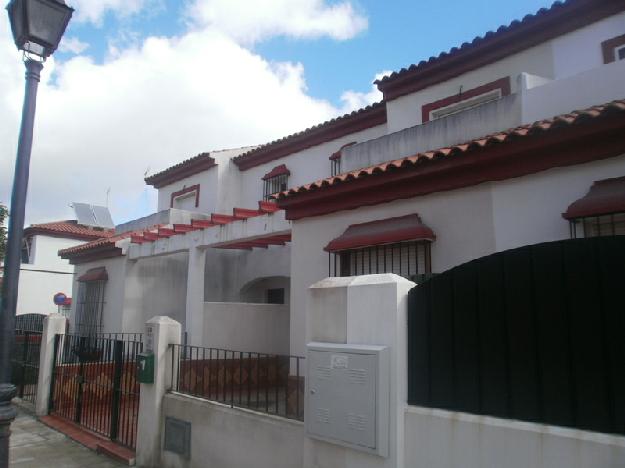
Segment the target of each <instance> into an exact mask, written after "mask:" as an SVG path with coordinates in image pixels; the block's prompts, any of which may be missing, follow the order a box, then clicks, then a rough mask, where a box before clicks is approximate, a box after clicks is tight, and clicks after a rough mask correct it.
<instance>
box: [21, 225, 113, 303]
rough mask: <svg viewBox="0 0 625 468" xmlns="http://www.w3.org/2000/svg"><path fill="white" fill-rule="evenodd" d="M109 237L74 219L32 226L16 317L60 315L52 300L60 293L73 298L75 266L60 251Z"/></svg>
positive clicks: (25, 246) (24, 251) (26, 233)
mask: <svg viewBox="0 0 625 468" xmlns="http://www.w3.org/2000/svg"><path fill="white" fill-rule="evenodd" d="M109 234H110V231H106V230H103V229H97V228H91V227H87V226H82V225H80V224H77V223H76V221H73V220H68V221H56V222H51V223H43V224H33V225H31V226H29V227H27V228H26V229H24V244H23V248H22V265H21V268H20V283H19V294H18V302H17V315H24V314H39V315H48V314H50V313H53V312H58V311H59V307H58V306H57V305H55V304H54V303H53V302H52V298H53V296H54V295H55V294H56V293H59V292H61V293H64V294H65V295H66V296H67V297H69V298H71V296H72V286H73V275H74V267H73V266H72V265H70V263H69V262H68V261H67V260H64V259H62V258H60V257H59V256H58V251H59V250H60V249H66V248H69V247H73V246H75V245H77V244H84V243H85V242H89V241H92V240H95V239H99V238H102V237H103V236H107V235H109Z"/></svg>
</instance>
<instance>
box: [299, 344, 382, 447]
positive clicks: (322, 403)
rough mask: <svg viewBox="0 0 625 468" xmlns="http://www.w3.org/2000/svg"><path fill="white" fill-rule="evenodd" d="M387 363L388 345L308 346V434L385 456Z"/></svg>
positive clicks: (306, 418)
mask: <svg viewBox="0 0 625 468" xmlns="http://www.w3.org/2000/svg"><path fill="white" fill-rule="evenodd" d="M388 360H389V358H388V348H387V347H386V346H369V345H351V344H338V343H317V342H313V343H308V357H307V359H306V361H307V363H308V375H307V377H306V417H305V418H304V421H305V422H306V433H307V435H308V436H310V437H313V438H315V439H321V440H324V441H327V442H332V443H335V444H339V445H344V446H347V447H351V448H354V449H356V450H362V451H365V452H369V453H373V454H376V455H380V456H383V457H386V456H388V444H389V441H388V438H389V434H388V430H389V362H388Z"/></svg>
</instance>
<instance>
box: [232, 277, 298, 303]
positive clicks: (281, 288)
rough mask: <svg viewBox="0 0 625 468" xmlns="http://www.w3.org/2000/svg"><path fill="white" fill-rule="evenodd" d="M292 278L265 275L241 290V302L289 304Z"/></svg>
mask: <svg viewBox="0 0 625 468" xmlns="http://www.w3.org/2000/svg"><path fill="white" fill-rule="evenodd" d="M290 290H291V278H289V277H288V276H265V277H262V278H256V279H254V280H252V281H249V282H248V283H246V284H245V285H244V286H243V287H242V288H241V290H240V293H239V295H240V298H241V302H252V303H257V304H288V303H289V295H290Z"/></svg>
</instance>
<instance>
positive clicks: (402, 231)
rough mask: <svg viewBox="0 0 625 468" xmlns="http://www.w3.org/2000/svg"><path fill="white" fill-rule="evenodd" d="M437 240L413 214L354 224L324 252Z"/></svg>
mask: <svg viewBox="0 0 625 468" xmlns="http://www.w3.org/2000/svg"><path fill="white" fill-rule="evenodd" d="M435 238H436V236H435V235H434V232H433V231H432V230H431V229H430V228H429V227H427V226H426V225H425V224H423V223H422V222H421V218H419V215H417V214H411V215H407V216H400V217H398V218H388V219H381V220H378V221H371V222H369V223H362V224H352V225H351V226H349V227H348V228H347V229H346V230H345V232H344V233H343V234H341V235H340V236H339V237H337V238H336V239H334V240H332V241H331V242H330V243H329V244H328V245H327V246H326V247H325V248H324V250H325V251H327V252H337V251H339V250H348V249H357V248H360V247H369V246H372V245H381V244H390V243H394V242H402V241H410V240H427V241H433V240H434V239H435Z"/></svg>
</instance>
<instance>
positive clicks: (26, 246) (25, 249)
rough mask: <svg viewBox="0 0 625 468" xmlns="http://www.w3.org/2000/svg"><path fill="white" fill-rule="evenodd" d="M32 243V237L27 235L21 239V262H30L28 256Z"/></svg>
mask: <svg viewBox="0 0 625 468" xmlns="http://www.w3.org/2000/svg"><path fill="white" fill-rule="evenodd" d="M32 245H33V238H32V237H27V238H25V239H24V240H23V241H22V252H21V258H22V263H26V264H28V263H32V262H31V258H30V255H31V250H32Z"/></svg>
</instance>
